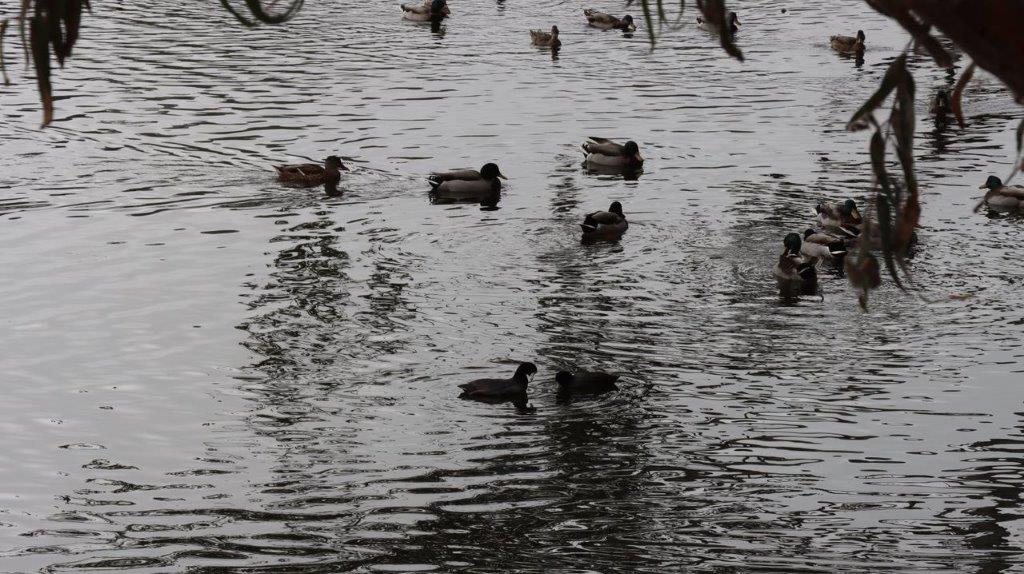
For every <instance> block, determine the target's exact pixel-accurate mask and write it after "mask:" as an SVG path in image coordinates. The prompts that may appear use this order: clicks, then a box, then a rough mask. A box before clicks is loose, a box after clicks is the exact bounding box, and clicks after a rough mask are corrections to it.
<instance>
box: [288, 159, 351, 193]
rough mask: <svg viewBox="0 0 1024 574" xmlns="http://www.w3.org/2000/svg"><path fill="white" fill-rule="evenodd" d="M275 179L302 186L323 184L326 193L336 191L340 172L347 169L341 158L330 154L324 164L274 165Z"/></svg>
mask: <svg viewBox="0 0 1024 574" xmlns="http://www.w3.org/2000/svg"><path fill="white" fill-rule="evenodd" d="M274 169H276V170H277V179H279V180H280V181H283V182H285V183H293V184H295V185H299V186H302V187H314V186H317V185H323V186H324V187H325V188H326V189H327V193H328V194H334V193H337V190H338V183H339V182H340V181H341V172H343V171H349V169H348V168H347V167H345V164H343V163H341V158H340V157H338V156H336V155H332V156H328V158H327V159H325V160H324V165H317V164H315V163H297V164H287V165H275V166H274Z"/></svg>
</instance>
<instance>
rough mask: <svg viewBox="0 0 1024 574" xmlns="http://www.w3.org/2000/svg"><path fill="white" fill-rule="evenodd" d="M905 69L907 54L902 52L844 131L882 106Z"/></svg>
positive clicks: (850, 128)
mask: <svg viewBox="0 0 1024 574" xmlns="http://www.w3.org/2000/svg"><path fill="white" fill-rule="evenodd" d="M906 69H907V54H906V53H905V52H904V53H903V54H900V55H899V57H897V58H896V59H895V60H893V61H892V63H891V64H889V68H888V69H887V70H886V71H885V76H884V77H883V78H882V83H881V84H880V85H879V86H878V90H876V91H875V93H874V94H871V97H870V98H868V101H866V102H864V104H863V105H861V107H860V108H858V109H857V111H856V112H854V113H853V117H851V118H850V121H849V122H847V124H846V129H848V130H853V129H854V125H855V124H857V123H859V122H860V120H861V119H863V118H865V117H866V116H868V115H869V114H871V112H873V111H875V108H877V107H878V106H880V105H882V102H884V101H885V98H887V97H889V94H891V93H892V91H893V90H894V89H896V85H897V84H898V83H899V81H900V78H901V77H902V76H903V74H904V73H905V72H906Z"/></svg>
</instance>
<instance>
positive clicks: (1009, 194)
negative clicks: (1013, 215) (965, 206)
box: [974, 175, 1024, 211]
mask: <svg viewBox="0 0 1024 574" xmlns="http://www.w3.org/2000/svg"><path fill="white" fill-rule="evenodd" d="M978 189H987V190H988V192H987V193H986V194H985V197H984V198H982V200H981V201H980V202H978V205H977V206H975V208H974V211H978V210H979V209H981V206H982V205H988V206H989V207H990V208H992V209H994V210H996V211H1024V186H1020V185H1004V184H1003V180H1001V179H999V178H998V177H996V176H994V175H990V176H988V179H987V180H985V183H983V184H982V185H981V186H980V187H978Z"/></svg>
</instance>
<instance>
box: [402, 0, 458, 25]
mask: <svg viewBox="0 0 1024 574" xmlns="http://www.w3.org/2000/svg"><path fill="white" fill-rule="evenodd" d="M401 6H402V18H405V19H406V20H411V21H413V22H440V21H441V20H443V19H445V18H447V17H448V16H450V15H451V13H452V11H451V10H449V9H448V2H447V0H425V1H424V2H423V3H422V4H416V3H413V2H410V3H408V4H402V5H401Z"/></svg>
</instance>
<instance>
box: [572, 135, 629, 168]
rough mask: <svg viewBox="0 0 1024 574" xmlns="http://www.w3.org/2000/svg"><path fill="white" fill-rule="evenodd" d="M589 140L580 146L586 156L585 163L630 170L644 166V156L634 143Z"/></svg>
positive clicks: (599, 139)
mask: <svg viewBox="0 0 1024 574" xmlns="http://www.w3.org/2000/svg"><path fill="white" fill-rule="evenodd" d="M589 140H590V141H587V142H584V143H583V145H582V146H581V147H582V148H583V152H584V153H586V154H587V163H591V164H595V165H604V166H610V167H622V168H631V169H637V168H640V167H642V166H643V165H644V156H642V155H640V146H638V145H636V142H635V141H632V140H630V141H628V142H626V143H625V144H619V143H616V142H614V141H612V140H610V139H607V138H596V137H591V138H589Z"/></svg>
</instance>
